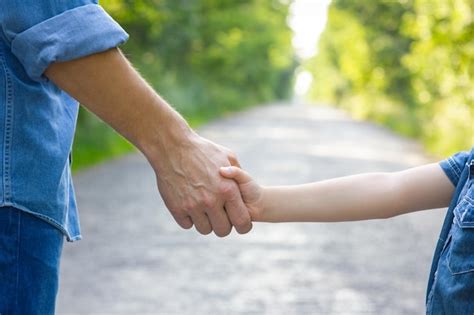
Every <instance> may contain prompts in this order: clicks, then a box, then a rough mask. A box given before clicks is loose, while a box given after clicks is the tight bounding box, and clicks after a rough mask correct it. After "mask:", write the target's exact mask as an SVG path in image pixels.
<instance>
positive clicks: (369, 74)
mask: <svg viewBox="0 0 474 315" xmlns="http://www.w3.org/2000/svg"><path fill="white" fill-rule="evenodd" d="M472 4H473V3H472V0H449V1H446V0H398V1H392V0H385V1H355V0H335V1H333V3H332V4H331V6H330V8H329V16H328V24H327V26H326V29H325V31H324V33H323V34H322V36H321V38H320V41H319V44H318V45H319V46H318V48H319V54H318V55H317V56H316V57H315V58H313V59H312V60H310V61H309V62H308V63H307V65H306V67H307V68H308V69H309V70H310V71H311V72H312V73H313V76H314V78H315V80H314V84H313V86H312V89H311V91H310V94H311V97H312V98H314V99H319V100H325V101H329V102H333V103H336V104H338V105H339V106H342V107H345V108H347V109H349V110H350V111H351V112H352V113H353V114H354V115H355V116H356V117H358V118H363V119H373V120H375V121H377V122H380V123H383V124H386V125H388V126H390V127H392V128H394V129H395V130H397V131H399V132H401V133H403V134H406V135H411V136H415V137H417V138H419V139H421V140H422V141H423V142H424V143H425V144H426V145H427V147H428V148H429V149H430V150H431V151H432V152H434V153H436V154H442V155H447V154H450V153H452V152H455V151H458V150H462V149H467V148H469V147H470V146H472V145H473V143H474V79H473V78H474V62H473V60H474V12H473V10H474V9H473V6H472Z"/></svg>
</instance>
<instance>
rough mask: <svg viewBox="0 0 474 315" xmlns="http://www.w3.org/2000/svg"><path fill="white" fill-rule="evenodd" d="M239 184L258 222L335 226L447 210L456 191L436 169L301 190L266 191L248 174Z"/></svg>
mask: <svg viewBox="0 0 474 315" xmlns="http://www.w3.org/2000/svg"><path fill="white" fill-rule="evenodd" d="M221 175H223V176H224V177H227V178H232V179H234V180H236V181H237V182H238V183H239V185H240V189H241V193H242V196H243V198H244V201H245V202H246V203H247V205H248V207H249V209H250V212H251V216H252V218H253V220H254V221H265V222H291V221H300V222H335V221H353V220H368V219H380V218H389V217H393V216H396V215H400V214H404V213H408V212H414V211H418V210H425V209H432V208H439V207H445V206H447V205H448V204H449V201H450V199H451V196H452V193H453V191H454V187H453V185H452V183H451V182H450V181H449V179H448V177H447V176H446V175H445V174H444V172H443V170H442V169H441V167H440V166H439V165H438V164H436V163H434V164H428V165H424V166H420V167H415V168H412V169H408V170H404V171H401V172H395V173H368V174H361V175H354V176H347V177H341V178H335V179H330V180H325V181H320V182H315V183H310V184H304V185H296V186H273V187H260V186H259V185H258V184H257V183H256V182H255V181H253V180H252V178H251V177H250V176H249V175H248V174H247V173H245V172H244V171H242V170H240V169H238V168H236V167H230V168H223V169H222V170H221Z"/></svg>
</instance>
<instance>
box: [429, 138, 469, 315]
mask: <svg viewBox="0 0 474 315" xmlns="http://www.w3.org/2000/svg"><path fill="white" fill-rule="evenodd" d="M440 165H441V168H442V169H443V170H444V172H445V173H446V175H447V176H448V177H449V179H450V180H451V182H452V183H453V185H454V186H455V187H456V190H455V192H454V194H453V198H452V200H451V204H450V206H449V209H448V212H447V214H446V218H445V220H444V224H443V228H442V230H441V235H440V237H439V240H438V244H437V247H436V251H435V254H434V258H433V264H432V266H431V273H430V278H429V282H428V290H427V299H426V308H427V311H426V312H427V314H433V315H434V314H436V315H439V314H447V315H451V314H456V315H463V314H469V315H472V314H474V147H473V148H472V149H471V152H461V153H458V154H456V155H454V156H452V157H450V158H448V159H446V160H444V161H442V162H441V163H440Z"/></svg>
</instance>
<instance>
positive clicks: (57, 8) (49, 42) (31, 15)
mask: <svg viewBox="0 0 474 315" xmlns="http://www.w3.org/2000/svg"><path fill="white" fill-rule="evenodd" d="M0 4H1V5H2V11H3V12H2V13H0V23H1V27H2V31H3V35H4V36H3V37H4V38H5V39H6V41H7V42H8V44H9V45H10V47H11V51H12V53H13V54H14V55H15V56H16V57H17V58H18V60H19V61H20V62H21V64H22V65H23V67H24V68H25V70H26V72H27V73H28V75H29V76H30V77H31V78H32V79H33V80H36V81H41V80H43V79H44V76H43V73H44V71H45V70H46V69H47V68H48V66H49V65H50V64H51V63H54V62H58V61H70V60H74V59H78V58H81V57H85V56H88V55H92V54H94V53H98V52H102V51H105V50H108V49H110V48H114V47H117V46H119V45H121V44H123V43H124V42H126V41H127V39H128V34H127V33H126V32H125V31H124V30H123V29H122V28H121V27H120V25H119V24H118V23H117V22H115V21H114V20H113V19H112V18H111V17H110V16H109V15H108V14H107V13H106V12H105V11H104V10H103V9H102V7H101V6H100V5H98V4H97V1H85V0H84V1H78V0H76V1H73V0H71V1H54V0H49V1H47V0H22V1H12V0H8V1H7V0H0ZM4 6H5V9H6V10H3V7H4ZM35 8H36V10H35Z"/></svg>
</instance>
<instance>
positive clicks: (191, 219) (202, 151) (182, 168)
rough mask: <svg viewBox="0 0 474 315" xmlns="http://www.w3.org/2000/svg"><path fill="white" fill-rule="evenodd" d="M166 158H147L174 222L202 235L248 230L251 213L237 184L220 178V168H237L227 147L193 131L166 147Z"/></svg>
mask: <svg viewBox="0 0 474 315" xmlns="http://www.w3.org/2000/svg"><path fill="white" fill-rule="evenodd" d="M166 148H167V150H166V155H165V156H163V155H161V156H156V158H153V157H152V158H150V156H148V159H149V160H150V163H151V164H152V166H153V168H154V169H155V172H156V175H157V183H158V189H159V191H160V194H161V196H162V198H163V200H164V202H165V204H166V206H167V207H168V209H169V210H170V212H171V214H172V215H173V217H174V219H175V220H176V222H177V223H178V224H179V225H180V226H181V227H183V228H185V229H189V228H191V227H192V226H193V224H194V226H195V227H196V230H197V231H199V232H200V233H201V234H209V233H211V232H212V231H214V233H215V234H216V235H217V236H220V237H223V236H226V235H228V234H229V233H230V232H231V230H232V226H235V228H236V230H237V232H239V233H241V234H244V233H247V232H249V231H250V230H251V228H252V223H251V218H250V214H249V212H248V210H247V208H246V206H245V205H244V203H243V201H242V197H241V194H240V191H239V189H238V186H237V184H236V183H235V182H234V181H233V180H229V179H225V178H223V177H221V176H220V175H219V168H220V167H222V166H229V165H234V166H239V164H238V161H237V158H236V157H235V155H234V154H233V153H232V152H231V151H230V150H229V149H227V148H224V147H222V146H220V145H217V144H215V143H213V142H211V141H209V140H207V139H204V138H202V137H200V136H198V135H197V134H195V133H194V132H191V134H190V135H189V136H188V138H187V139H185V140H184V141H182V142H181V143H179V145H172V144H171V143H169V144H167V145H166Z"/></svg>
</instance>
